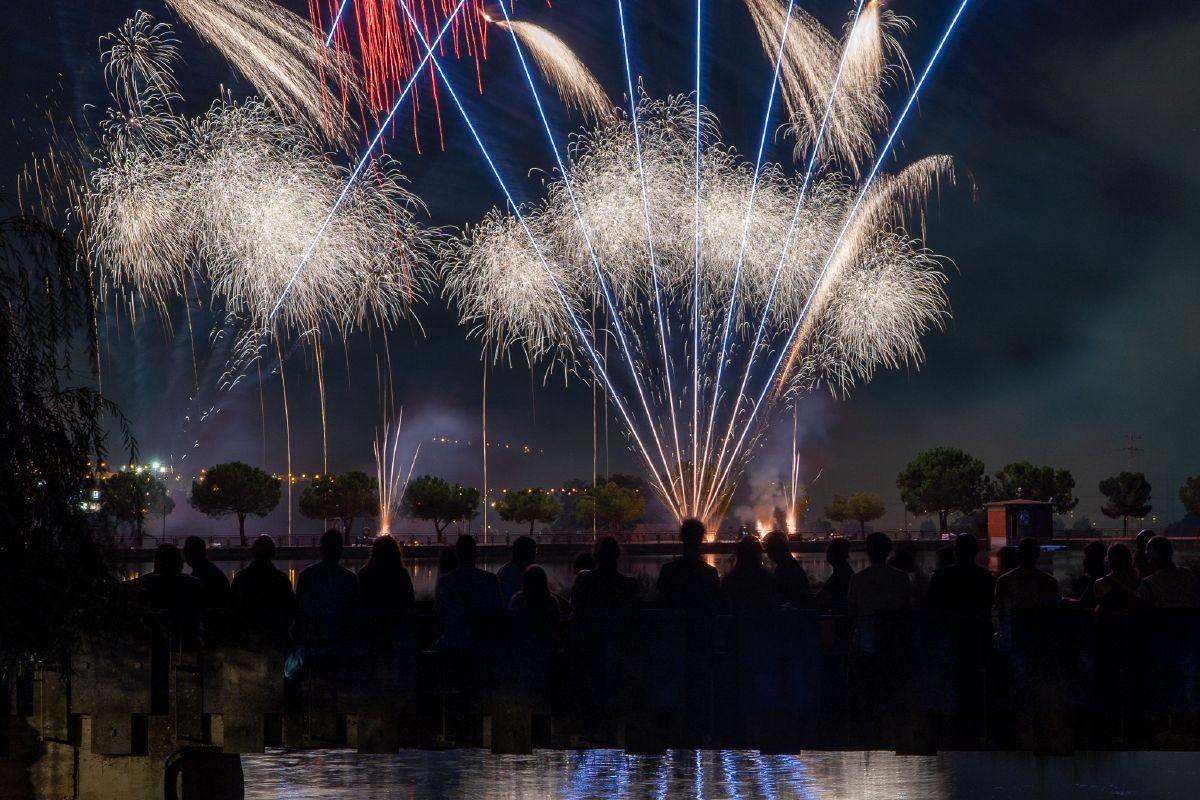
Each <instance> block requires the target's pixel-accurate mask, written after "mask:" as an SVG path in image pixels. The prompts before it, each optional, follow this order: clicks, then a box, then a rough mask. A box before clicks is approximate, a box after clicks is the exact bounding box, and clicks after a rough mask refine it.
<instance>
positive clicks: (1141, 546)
mask: <svg viewBox="0 0 1200 800" xmlns="http://www.w3.org/2000/svg"><path fill="white" fill-rule="evenodd" d="M1153 538H1154V531H1152V530H1150V529H1149V528H1146V529H1144V530H1140V531H1138V534H1137V536H1136V537H1135V538H1134V540H1133V543H1134V545H1135V546H1136V547H1137V551H1138V552H1139V553H1144V552H1146V546H1147V545H1148V544H1150V540H1151V539H1153Z"/></svg>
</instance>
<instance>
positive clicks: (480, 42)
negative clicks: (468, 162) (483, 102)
mask: <svg viewBox="0 0 1200 800" xmlns="http://www.w3.org/2000/svg"><path fill="white" fill-rule="evenodd" d="M407 2H408V6H409V9H410V10H411V11H412V14H413V16H414V17H416V18H417V20H418V21H419V24H420V27H421V33H422V35H424V36H425V38H426V40H427V41H433V39H434V38H435V37H436V36H437V34H438V31H439V30H441V27H442V25H444V24H445V23H446V20H447V19H448V18H449V17H450V15H451V14H453V13H454V9H455V8H456V7H457V6H458V2H457V0H407ZM341 6H342V0H308V12H309V19H310V20H311V21H312V25H313V35H314V37H315V38H316V41H317V43H318V45H319V46H322V47H323V46H324V44H325V40H326V37H327V36H328V31H329V30H330V28H331V27H332V26H333V22H334V20H335V19H337V15H338V11H339V9H341ZM487 28H488V25H487V20H486V15H485V13H484V3H483V0H467V2H466V4H465V5H464V6H463V7H462V9H461V10H460V11H459V13H458V16H456V17H455V18H454V19H453V21H452V22H451V23H450V27H449V29H448V30H447V32H446V35H445V36H444V37H443V38H442V40H441V42H440V43H439V44H438V48H437V50H438V56H439V57H441V56H445V55H447V54H448V53H452V54H453V55H454V57H455V58H463V57H466V58H471V59H473V60H474V61H475V80H476V85H477V86H478V88H479V90H480V91H482V90H483V82H482V74H481V71H480V62H481V61H482V60H483V59H484V58H486V57H487ZM330 44H331V46H332V47H333V48H334V49H335V50H336V51H337V54H338V55H339V56H340V57H341V58H338V59H336V60H335V61H334V63H339V64H351V63H354V64H357V67H358V69H357V71H358V73H359V74H358V76H357V77H358V79H359V82H360V84H361V86H362V93H363V94H362V99H361V104H362V108H363V113H364V115H370V116H371V117H372V118H373V119H374V120H375V122H376V124H378V122H379V120H380V118H381V116H383V115H386V114H387V113H388V112H389V111H390V110H391V109H392V106H393V105H395V103H396V100H397V97H398V96H399V94H400V92H401V91H402V90H403V88H404V86H405V85H406V84H407V83H408V81H409V80H410V79H411V78H412V76H413V72H414V71H415V70H416V67H417V65H418V64H420V63H421V59H422V57H423V56H424V54H425V51H424V49H423V47H422V45H421V40H420V38H419V37H418V36H417V32H416V31H415V30H414V29H413V26H412V24H410V22H409V20H408V17H407V16H406V15H405V14H404V12H403V10H402V9H401V8H400V7H399V4H398V3H397V0H349V3H348V5H347V7H346V8H345V9H344V10H343V11H342V17H341V21H340V22H339V23H338V26H337V30H336V32H335V33H334V36H333V40H332V41H331V42H330ZM425 82H427V85H428V87H429V94H430V97H431V98H432V101H433V104H434V110H435V114H434V116H435V118H436V119H437V123H438V139H439V142H441V141H442V124H441V110H440V108H439V102H438V81H437V71H436V70H433V69H428V70H427V71H426V75H425V76H422V83H425ZM340 83H341V85H342V86H343V87H344V86H346V82H345V81H342V82H340ZM415 89H416V87H414V90H413V91H412V93H411V94H412V103H411V107H412V119H413V136H414V138H415V139H416V142H417V147H418V149H419V148H420V138H419V130H418V126H417V121H418V117H419V114H420V110H421V108H420V93H419V92H417V91H416V90H415ZM342 102H343V108H342V109H341V113H345V112H346V110H347V106H348V105H349V97H348V96H347V90H346V89H343V96H342ZM331 113H332V110H331Z"/></svg>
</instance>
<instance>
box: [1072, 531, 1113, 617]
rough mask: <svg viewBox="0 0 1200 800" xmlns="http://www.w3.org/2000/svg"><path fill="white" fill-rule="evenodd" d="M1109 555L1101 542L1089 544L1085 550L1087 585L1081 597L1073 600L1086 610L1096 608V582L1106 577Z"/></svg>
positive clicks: (1084, 569)
mask: <svg viewBox="0 0 1200 800" xmlns="http://www.w3.org/2000/svg"><path fill="white" fill-rule="evenodd" d="M1107 555H1108V550H1107V548H1105V546H1104V544H1103V543H1101V542H1089V543H1088V544H1087V546H1086V547H1084V548H1083V580H1084V581H1085V583H1086V585H1085V586H1084V587H1083V591H1082V592H1080V594H1079V597H1078V598H1075V599H1072V600H1071V602H1072V603H1078V604H1079V605H1081V606H1084V607H1085V608H1095V607H1096V594H1095V589H1094V588H1093V587H1094V586H1095V583H1096V581H1098V580H1100V579H1101V578H1103V577H1104V575H1105V573H1107V572H1108V569H1107V568H1106V566H1105V563H1104V560H1105V556H1107Z"/></svg>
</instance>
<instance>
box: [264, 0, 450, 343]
mask: <svg viewBox="0 0 1200 800" xmlns="http://www.w3.org/2000/svg"><path fill="white" fill-rule="evenodd" d="M466 1H467V0H458V5H457V6H455V7H454V12H453V13H452V14H451V15H450V16H449V17H448V18H447V19H446V21H445V22H444V23H443V24H442V27H441V29H440V30H439V31H438V34H437V38H436V39H434V41H433V47H436V46H437V45H438V44H439V43H440V42H441V40H442V37H443V36H445V35H446V32H447V31H448V30H449V29H450V25H451V23H452V22H453V21H454V19H455V18H456V17H457V16H458V13H459V12H460V11H461V10H462V8H463V6H464V4H465V3H466ZM413 24H414V25H415V24H416V22H415V20H414V22H413ZM422 38H424V35H423V34H422ZM432 56H433V49H432V48H430V50H429V53H428V54H427V55H426V56H425V57H424V58H423V59H421V62H420V64H418V66H417V68H416V70H415V71H414V72H413V74H412V75H411V77H409V79H408V83H407V84H405V86H404V90H403V91H402V92H401V93H400V96H399V97H398V98H396V102H395V104H394V105H393V106H392V108H391V111H389V112H388V115H387V117H386V118H384V121H383V123H382V124H381V125H380V126H379V130H378V131H377V132H376V134H375V138H373V139H372V140H371V141H370V143H369V144H368V145H367V148H366V150H364V151H363V153H362V155H361V156H360V157H359V159H358V163H357V164H355V166H354V169H353V170H352V171H351V173H350V177H349V178H347V180H346V185H345V186H344V187H343V188H342V191H341V193H340V194H339V195H338V197H337V199H336V200H335V201H334V202H333V205H332V206H330V208H329V214H328V215H327V216H326V217H325V221H324V222H322V223H321V225H320V227H318V228H317V232H316V234H315V235H314V236H313V238H312V241H311V242H310V243H309V245H308V248H307V249H306V250H305V251H304V254H303V256H301V258H300V260H299V263H298V264H297V265H296V269H295V271H293V273H292V277H291V278H289V279H288V281H287V283H286V284H285V285H284V287H283V290H282V291H281V292H280V293H279V299H278V300H276V301H275V305H274V307H273V308H272V309H271V313H270V315H269V316H268V319H274V318H275V315H276V314H278V313H279V310H280V308H282V306H283V304H284V301H285V300H287V297H288V295H289V294H290V293H291V291H292V287H293V285H294V284H295V282H296V279H297V278H298V277H299V276H300V273H301V272H302V271H303V270H304V267H305V265H306V264H307V263H308V261H309V259H311V258H312V255H313V253H314V252H315V251H316V249H317V246H318V244H320V242H321V239H322V238H323V237H324V236H325V233H326V231H327V230H328V229H329V225H330V223H331V222H332V221H333V218H334V216H335V215H336V214H337V212H338V209H339V208H341V205H342V203H343V202H344V201H345V200H346V197H347V196H348V195H349V194H350V192H351V189H352V188H353V187H354V185H355V183H356V181H357V180H358V176H359V175H360V174H361V173H362V170H363V167H365V166H366V165H367V162H369V161H372V160H373V158H374V156H373V153H374V151H375V148H376V147H377V146H378V145H379V142H380V140H382V138H383V135H384V134H385V133H386V132H387V130H388V127H389V126H390V125H391V122H392V119H393V118H395V116H396V112H397V111H399V110H400V106H401V105H402V104H403V103H404V99H405V98H406V97H408V94H409V92H410V91H412V87H413V84H415V83H416V81H417V78H418V77H420V74H421V71H422V70H424V69H425V65H426V64H428V63H429V59H430V58H431V57H432Z"/></svg>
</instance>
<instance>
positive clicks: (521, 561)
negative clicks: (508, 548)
mask: <svg viewBox="0 0 1200 800" xmlns="http://www.w3.org/2000/svg"><path fill="white" fill-rule="evenodd" d="M537 549H538V548H537V542H536V541H534V539H533V537H531V536H518V537H517V538H516V540H515V541H513V543H512V562H513V563H514V564H516V565H517V566H519V567H527V566H529V565H530V564H532V563H533V562H534V561H535V560H537Z"/></svg>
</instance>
